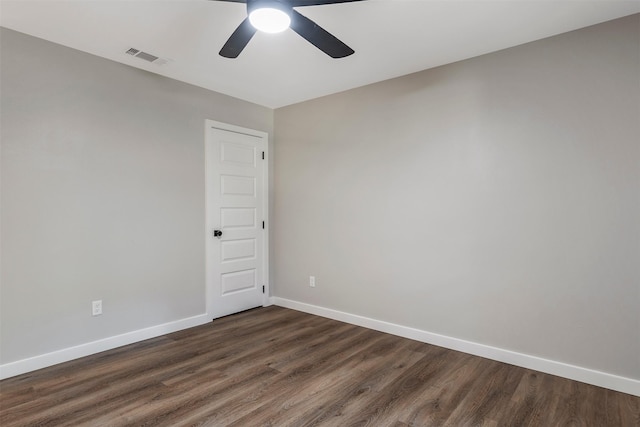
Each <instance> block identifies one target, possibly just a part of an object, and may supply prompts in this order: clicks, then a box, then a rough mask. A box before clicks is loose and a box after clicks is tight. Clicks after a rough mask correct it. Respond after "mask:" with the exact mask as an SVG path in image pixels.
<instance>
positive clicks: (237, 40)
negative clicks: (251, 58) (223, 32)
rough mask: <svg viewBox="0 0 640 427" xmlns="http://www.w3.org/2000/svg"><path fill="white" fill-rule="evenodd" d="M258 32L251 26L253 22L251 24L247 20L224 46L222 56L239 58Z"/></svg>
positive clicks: (247, 19) (246, 19)
mask: <svg viewBox="0 0 640 427" xmlns="http://www.w3.org/2000/svg"><path fill="white" fill-rule="evenodd" d="M256 31H257V30H256V29H255V28H254V27H253V25H251V22H249V18H245V19H244V21H242V23H241V24H240V25H238V28H236V30H235V31H234V32H233V34H231V37H229V40H227V42H226V43H225V44H224V46H222V49H220V56H224V57H225V58H237V57H238V55H240V52H242V49H244V48H245V47H246V46H247V44H248V43H249V40H251V37H253V35H254V34H255V33H256Z"/></svg>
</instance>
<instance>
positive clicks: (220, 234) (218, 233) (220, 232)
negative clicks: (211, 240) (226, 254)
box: [213, 230, 222, 239]
mask: <svg viewBox="0 0 640 427" xmlns="http://www.w3.org/2000/svg"><path fill="white" fill-rule="evenodd" d="M213 237H217V238H218V239H219V238H220V237H222V230H213Z"/></svg>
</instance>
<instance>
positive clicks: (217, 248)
mask: <svg viewBox="0 0 640 427" xmlns="http://www.w3.org/2000/svg"><path fill="white" fill-rule="evenodd" d="M205 137H206V138H205V157H206V164H205V167H206V173H205V177H206V183H205V190H206V198H207V213H206V216H207V218H206V225H207V230H206V232H207V236H206V257H207V259H206V269H207V270H206V280H207V314H209V315H211V316H212V318H213V319H215V318H217V317H221V316H226V315H228V314H232V313H237V312H239V311H242V310H247V309H249V308H253V307H258V306H262V305H265V303H266V299H265V295H266V294H265V293H264V292H266V291H267V289H265V288H263V286H264V287H266V285H267V283H266V280H265V277H267V273H266V270H267V265H266V260H267V256H266V255H267V254H266V244H267V242H266V231H265V224H264V222H263V221H266V218H265V217H266V212H267V209H266V197H265V193H266V192H265V191H264V189H265V183H266V176H265V173H266V169H267V168H266V160H264V157H265V155H264V152H265V150H266V146H267V138H268V136H267V134H266V133H264V132H259V131H254V130H251V129H244V128H240V127H237V126H232V125H227V124H224V123H219V122H214V121H212V120H207V121H206V135H205Z"/></svg>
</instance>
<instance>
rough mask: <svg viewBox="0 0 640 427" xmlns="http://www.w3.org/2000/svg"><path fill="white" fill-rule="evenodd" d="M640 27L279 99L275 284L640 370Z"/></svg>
mask: <svg viewBox="0 0 640 427" xmlns="http://www.w3.org/2000/svg"><path fill="white" fill-rule="evenodd" d="M639 34H640V15H635V16H632V17H627V18H623V19H621V20H617V21H612V22H608V23H604V24H601V25H598V26H594V27H590V28H586V29H583V30H579V31H575V32H572V33H567V34H564V35H560V36H557V37H553V38H549V39H545V40H542V41H538V42H535V43H530V44H527V45H523V46H519V47H516V48H512V49H508V50H505V51H501V52H497V53H494V54H490V55H486V56H482V57H478V58H475V59H471V60H467V61H463V62H459V63H456V64H452V65H448V66H444V67H441V68H437V69H432V70H428V71H424V72H421V73H417V74H413V75H410V76H406V77H401V78H398V79H394V80H390V81H386V82H383V83H379V84H375V85H371V86H367V87H363V88H359V89H355V90H351V91H348V92H344V93H340V94H336V95H332V96H328V97H325V98H321V99H317V100H312V101H309V102H305V103H301V104H297V105H293V106H289V107H285V108H281V109H278V110H276V112H275V129H276V141H277V143H276V147H275V148H276V156H275V158H276V161H275V188H276V198H275V207H274V210H275V227H276V232H275V241H274V242H273V243H274V250H273V253H272V257H273V261H274V263H273V268H274V270H275V274H274V283H273V284H272V286H274V289H275V294H276V295H277V296H278V297H282V298H287V299H292V300H295V301H300V302H305V303H310V304H315V305H319V306H323V307H327V308H331V309H336V310H341V311H345V312H348V313H352V314H357V315H363V316H367V317H371V318H375V319H379V320H384V321H389V322H393V323H397V324H400V325H405V326H409V327H415V328H418V329H422V330H426V331H430V332H435V333H439V334H444V335H447V336H451V337H455V338H461V339H465V340H470V341H474V342H478V343H482V344H486V345H491V346H497V347H500V348H504V349H508V350H513V351H517V352H522V353H526V354H529V355H534V356H541V357H544V358H548V359H552V360H556V361H561V362H566V363H569V364H573V365H577V366H581V367H586V368H592V369H596V370H601V371H604V372H608V373H612V374H617V375H621V376H625V377H629V378H634V379H640V357H638V355H640V333H639V332H638V331H640V310H639V309H638V307H640V221H639V218H640V167H639V166H640V139H639V136H640V80H639V76H640V57H639V56H640V52H639V48H638V47H639ZM309 275H315V276H316V277H317V282H316V283H317V285H316V288H310V287H309V286H308V281H309V278H308V277H309Z"/></svg>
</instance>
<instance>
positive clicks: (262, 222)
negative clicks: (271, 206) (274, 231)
mask: <svg viewBox="0 0 640 427" xmlns="http://www.w3.org/2000/svg"><path fill="white" fill-rule="evenodd" d="M262 229H263V230H264V221H262Z"/></svg>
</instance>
